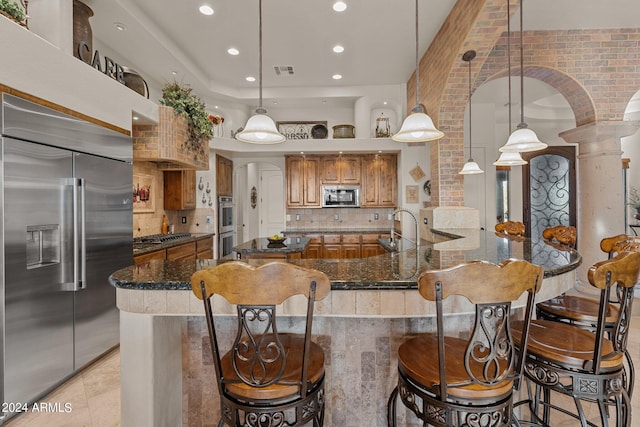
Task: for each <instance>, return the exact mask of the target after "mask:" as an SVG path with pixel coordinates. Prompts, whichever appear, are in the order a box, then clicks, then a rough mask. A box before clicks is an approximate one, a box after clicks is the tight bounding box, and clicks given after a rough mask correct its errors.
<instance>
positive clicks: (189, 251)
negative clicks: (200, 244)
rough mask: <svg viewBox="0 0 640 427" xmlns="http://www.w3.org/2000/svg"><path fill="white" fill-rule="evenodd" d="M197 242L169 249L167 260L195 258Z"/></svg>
mask: <svg viewBox="0 0 640 427" xmlns="http://www.w3.org/2000/svg"><path fill="white" fill-rule="evenodd" d="M195 254H196V242H191V243H185V244H183V245H179V246H174V247H172V248H168V249H167V259H182V258H188V257H190V256H192V257H193V258H195Z"/></svg>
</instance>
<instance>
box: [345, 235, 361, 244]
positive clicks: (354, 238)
mask: <svg viewBox="0 0 640 427" xmlns="http://www.w3.org/2000/svg"><path fill="white" fill-rule="evenodd" d="M342 243H360V235H359V234H343V235H342Z"/></svg>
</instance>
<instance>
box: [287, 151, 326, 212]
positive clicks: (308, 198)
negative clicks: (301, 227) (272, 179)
mask: <svg viewBox="0 0 640 427" xmlns="http://www.w3.org/2000/svg"><path fill="white" fill-rule="evenodd" d="M286 175H287V176H286V182H287V207H290V208H300V207H311V208H319V207H320V206H321V203H320V201H321V199H320V181H319V178H320V159H319V158H318V157H316V156H286Z"/></svg>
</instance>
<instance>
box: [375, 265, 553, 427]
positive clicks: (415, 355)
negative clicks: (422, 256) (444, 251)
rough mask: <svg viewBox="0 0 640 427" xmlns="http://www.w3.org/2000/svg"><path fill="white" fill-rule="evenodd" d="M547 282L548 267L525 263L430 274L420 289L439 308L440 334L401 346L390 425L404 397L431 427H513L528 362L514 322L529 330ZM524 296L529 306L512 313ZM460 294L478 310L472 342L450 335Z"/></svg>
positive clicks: (424, 276) (421, 281)
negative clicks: (449, 305) (451, 305)
mask: <svg viewBox="0 0 640 427" xmlns="http://www.w3.org/2000/svg"><path fill="white" fill-rule="evenodd" d="M542 276H543V272H542V268H540V267H538V266H535V265H533V264H530V263H529V262H527V261H522V260H506V261H504V262H502V263H500V264H499V265H495V264H491V263H488V262H484V261H472V262H467V263H464V264H460V265H458V266H456V267H453V268H449V269H446V270H433V271H426V272H424V273H422V275H421V276H420V277H419V279H418V291H419V292H420V295H422V297H423V298H425V299H427V300H429V301H435V302H436V315H437V333H427V334H420V335H418V336H415V337H412V338H409V339H407V340H406V341H405V342H404V343H403V344H401V345H400V348H399V349H398V385H397V386H396V387H395V388H394V389H393V391H392V393H391V396H390V397H389V402H388V407H387V418H388V424H389V426H395V425H396V400H397V398H398V395H399V396H400V399H401V401H402V403H403V404H404V405H405V406H406V407H407V408H409V409H410V410H411V411H412V412H413V413H414V414H415V415H416V416H417V417H418V418H419V419H420V420H422V422H423V423H424V425H434V426H447V427H450V426H472V425H491V426H506V425H511V424H512V423H513V422H514V419H513V389H514V387H515V388H517V387H518V383H519V381H520V378H521V376H522V369H523V366H522V363H523V360H524V356H523V355H522V354H521V353H520V354H518V353H517V351H516V348H515V343H514V341H513V338H514V336H513V333H512V331H511V328H510V324H511V323H510V322H511V317H512V316H516V317H517V318H520V319H522V321H523V322H524V324H525V325H527V324H529V321H530V319H531V316H532V314H533V305H534V296H535V293H536V292H537V291H538V290H539V289H540V285H541V283H542ZM524 293H528V295H527V298H526V301H527V305H526V308H525V309H519V310H514V312H512V311H511V303H512V302H513V301H516V300H517V299H518V298H520V297H521V295H522V294H524ZM452 295H456V296H462V297H465V298H467V299H468V300H469V301H470V302H471V303H472V304H474V305H475V321H474V324H473V325H472V326H473V329H472V330H471V331H470V333H469V334H468V336H467V337H466V338H461V337H458V336H450V335H447V336H445V331H444V312H443V300H444V299H446V298H448V297H450V296H452ZM527 336H528V328H526V327H525V328H522V329H521V331H520V332H519V333H518V342H525V343H526V342H527ZM436 349H437V353H436V351H435V350H436ZM488 420H491V422H490V423H489V422H488Z"/></svg>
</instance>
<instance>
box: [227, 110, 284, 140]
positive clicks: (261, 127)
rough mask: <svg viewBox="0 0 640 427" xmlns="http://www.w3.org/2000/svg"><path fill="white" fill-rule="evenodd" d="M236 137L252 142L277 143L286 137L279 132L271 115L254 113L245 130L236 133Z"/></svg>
mask: <svg viewBox="0 0 640 427" xmlns="http://www.w3.org/2000/svg"><path fill="white" fill-rule="evenodd" d="M236 139H237V140H239V141H243V142H248V143H250V144H277V143H280V142H283V141H284V140H285V139H286V138H285V137H284V136H283V135H282V134H281V133H280V132H278V129H277V128H276V124H275V123H274V122H273V120H272V119H271V117H269V116H267V115H266V114H254V115H253V116H251V117H250V118H249V120H247V124H246V126H245V127H244V130H242V132H238V133H237V134H236Z"/></svg>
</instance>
